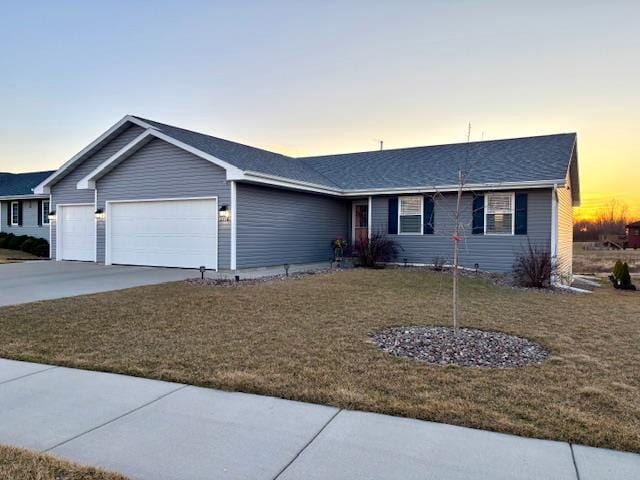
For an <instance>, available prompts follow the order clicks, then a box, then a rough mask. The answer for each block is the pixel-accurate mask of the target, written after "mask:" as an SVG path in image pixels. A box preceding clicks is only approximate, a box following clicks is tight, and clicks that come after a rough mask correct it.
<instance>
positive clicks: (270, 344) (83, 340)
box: [0, 268, 640, 452]
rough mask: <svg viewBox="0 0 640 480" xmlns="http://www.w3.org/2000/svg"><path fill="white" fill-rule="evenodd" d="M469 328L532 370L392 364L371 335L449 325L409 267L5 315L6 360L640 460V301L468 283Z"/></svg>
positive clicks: (605, 292) (138, 291)
mask: <svg viewBox="0 0 640 480" xmlns="http://www.w3.org/2000/svg"><path fill="white" fill-rule="evenodd" d="M461 288H462V302H463V306H464V308H463V310H464V312H463V315H464V321H463V324H464V325H466V326H474V327H478V328H483V329H490V330H494V329H495V330H500V331H504V332H508V333H511V334H516V335H521V336H525V337H528V338H530V339H533V340H535V341H538V342H540V343H542V344H543V345H545V346H547V347H548V348H549V349H550V350H551V356H550V359H549V360H548V361H547V362H546V363H544V364H542V365H537V366H530V367H526V368H522V369H509V370H488V369H478V368H461V367H438V366H432V365H427V364H423V363H419V362H417V361H415V360H409V359H401V358H395V357H392V356H390V355H388V354H386V353H384V352H382V351H381V350H379V349H378V348H377V347H375V346H374V345H373V344H372V343H371V342H370V341H369V340H368V334H369V332H371V331H373V330H376V329H379V328H383V327H389V326H398V325H441V324H448V322H449V318H450V315H451V305H450V304H451V302H450V296H449V289H450V279H449V276H448V275H446V274H439V273H433V272H428V271H421V270H413V269H401V268H398V269H387V270H361V269H354V270H346V271H341V272H337V273H333V274H327V275H317V276H311V277H307V278H304V279H299V280H289V281H277V282H272V283H265V284H258V285H251V286H243V287H239V288H225V287H204V286H193V285H188V284H186V283H184V282H179V283H172V284H165V285H156V286H149V287H140V288H134V289H129V290H124V291H119V292H111V293H104V294H98V295H90V296H84V297H77V298H73V299H62V300H52V301H46V302H39V303H32V304H26V305H19V306H14V307H6V308H3V309H0V325H1V326H2V342H0V356H2V357H10V358H15V359H22V360H31V361H36V362H46V363H53V364H61V365H67V366H73V367H79V368H89V369H97V370H105V371H113V372H121V373H128V374H133V375H139V376H144V377H150V378H158V379H164V380H173V381H177V382H185V383H191V384H197V385H203V386H209V387H217V388H223V389H228V390H240V391H246V392H256V393H261V394H269V395H276V396H279V397H283V398H289V399H296V400H303V401H309V402H317V403H323V404H330V405H336V406H339V407H344V408H350V409H359V410H370V411H376V412H383V413H388V414H393V415H402V416H408V417H415V418H420V419H426V420H433V421H437V422H446V423H451V424H457V425H466V426H469V427H477V428H485V429H489V430H495V431H500V432H508V433H514V434H518V435H526V436H531V437H540V438H551V439H557V440H567V441H571V442H576V443H583V444H589V445H594V446H600V447H610V448H616V449H623V450H629V451H636V452H640V375H639V372H640V292H637V293H631V292H621V291H614V290H613V289H611V288H608V287H607V288H601V289H599V290H597V291H596V292H595V293H593V294H591V295H573V294H550V293H541V292H533V291H522V290H513V289H509V288H502V287H496V286H493V285H491V284H489V283H488V282H486V281H484V280H480V279H475V278H464V279H463V281H462V287H461Z"/></svg>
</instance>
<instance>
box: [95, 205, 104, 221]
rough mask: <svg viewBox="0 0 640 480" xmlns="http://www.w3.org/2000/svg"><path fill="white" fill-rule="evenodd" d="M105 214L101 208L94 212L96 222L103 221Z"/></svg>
mask: <svg viewBox="0 0 640 480" xmlns="http://www.w3.org/2000/svg"><path fill="white" fill-rule="evenodd" d="M104 217H105V213H104V210H102V209H101V208H99V209H97V210H96V220H104Z"/></svg>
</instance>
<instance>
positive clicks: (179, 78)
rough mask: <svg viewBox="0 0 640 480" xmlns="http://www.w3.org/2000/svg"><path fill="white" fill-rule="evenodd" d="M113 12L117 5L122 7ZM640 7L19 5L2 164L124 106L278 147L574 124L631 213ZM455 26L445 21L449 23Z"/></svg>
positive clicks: (19, 167) (12, 21)
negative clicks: (470, 130) (469, 127)
mask: <svg viewBox="0 0 640 480" xmlns="http://www.w3.org/2000/svg"><path fill="white" fill-rule="evenodd" d="M125 7H126V11H127V14H126V15H123V14H122V12H123V10H125ZM638 17H640V4H639V3H638V2H631V1H629V2H625V1H620V2H609V3H606V4H585V3H584V2H580V3H578V2H563V3H562V4H561V5H559V4H558V3H557V2H536V3H534V4H529V5H526V4H523V5H514V4H513V2H498V1H494V2H469V1H463V2H436V1H433V2H429V1H425V2H417V1H415V2H412V1H406V2H388V3H382V2H366V1H352V2H342V3H332V2H327V3H323V4H315V5H314V4H313V3H306V2H304V4H303V3H302V2H293V1H291V2H288V1H281V2H273V3H271V2H270V3H269V4H267V3H264V2H257V1H256V2H242V3H241V4H238V3H231V2H199V1H191V2H173V1H157V2H154V3H153V8H152V9H150V8H149V3H147V2H144V1H143V2H137V3H131V2H124V1H119V0H117V1H112V2H104V3H97V2H72V1H60V2H44V1H43V2H28V3H24V4H18V3H15V4H11V5H10V6H9V5H8V6H5V8H4V11H3V16H2V18H0V60H1V61H2V66H3V75H2V76H1V77H0V102H1V104H2V110H1V111H0V171H11V172H23V171H34V170H45V169H55V168H58V167H59V166H60V165H61V164H63V163H64V162H65V161H67V160H68V159H69V158H70V157H71V156H73V155H74V154H75V153H77V152H78V151H80V150H81V149H82V148H84V147H85V146H86V145H87V144H88V143H89V142H90V141H92V140H93V139H95V138H96V137H97V136H98V135H100V134H101V133H102V132H103V131H104V130H106V129H107V128H108V127H110V126H111V125H112V124H114V123H115V122H116V121H117V120H119V119H120V118H121V117H123V116H124V115H125V114H134V115H140V116H143V117H148V118H151V119H154V120H157V121H160V122H166V123H169V124H173V125H177V126H180V127H183V128H187V129H192V130H196V131H200V132H204V133H208V134H211V135H214V136H219V137H222V138H227V139H229V140H233V141H237V142H241V143H246V144H249V145H253V146H257V147H262V148H265V149H268V150H272V151H275V152H279V153H283V154H288V155H292V156H305V155H320V154H328V153H342V152H352V151H364V150H375V149H377V148H378V145H379V141H380V140H383V141H384V146H385V148H400V147H411V146H420V145H434V144H442V143H455V142H463V141H465V137H466V129H467V124H468V123H469V122H471V124H472V133H471V138H472V140H480V139H482V138H484V139H485V140H492V139H501V138H512V137H523V136H532V135H542V134H552V133H565V132H576V133H577V134H578V156H579V170H580V178H581V194H582V206H581V207H580V208H577V209H575V210H574V215H575V217H576V218H577V219H580V218H592V217H593V216H594V215H595V214H596V213H597V212H598V211H599V210H600V209H603V208H606V207H607V206H608V205H609V204H610V202H611V201H614V200H615V201H617V202H619V203H620V204H626V205H627V206H628V211H629V215H630V217H631V219H632V220H640V168H639V167H640V161H639V157H640V139H639V135H638V133H637V129H638V126H639V125H640V93H639V92H638V86H639V85H640V61H639V60H638V59H640V33H638V32H639V30H638V28H637V18H638ZM453 27H455V28H453Z"/></svg>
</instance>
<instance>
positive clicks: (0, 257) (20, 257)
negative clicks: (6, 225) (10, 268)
mask: <svg viewBox="0 0 640 480" xmlns="http://www.w3.org/2000/svg"><path fill="white" fill-rule="evenodd" d="M24 260H42V258H40V257H36V256H35V255H32V254H30V253H26V252H23V251H22V250H8V249H6V248H0V264H2V263H14V262H22V261H24Z"/></svg>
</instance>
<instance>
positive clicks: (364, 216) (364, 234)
mask: <svg viewBox="0 0 640 480" xmlns="http://www.w3.org/2000/svg"><path fill="white" fill-rule="evenodd" d="M353 239H354V246H355V248H356V249H358V248H359V246H360V245H362V244H363V243H366V242H367V240H368V239H369V204H368V203H355V204H354V205H353Z"/></svg>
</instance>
